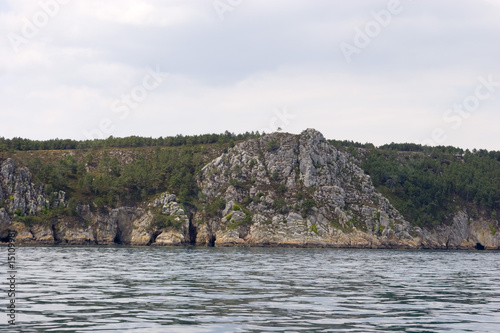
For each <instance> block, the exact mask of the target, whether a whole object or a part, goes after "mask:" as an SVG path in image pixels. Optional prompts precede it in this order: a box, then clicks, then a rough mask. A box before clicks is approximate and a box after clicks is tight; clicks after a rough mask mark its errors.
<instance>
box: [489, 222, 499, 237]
mask: <svg viewBox="0 0 500 333" xmlns="http://www.w3.org/2000/svg"><path fill="white" fill-rule="evenodd" d="M490 230H491V234H492V235H493V236H495V234H496V233H497V228H495V226H494V225H493V224H490Z"/></svg>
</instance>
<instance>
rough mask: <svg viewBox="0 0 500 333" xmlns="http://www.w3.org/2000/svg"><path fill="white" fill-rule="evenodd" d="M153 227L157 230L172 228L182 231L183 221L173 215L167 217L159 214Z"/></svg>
mask: <svg viewBox="0 0 500 333" xmlns="http://www.w3.org/2000/svg"><path fill="white" fill-rule="evenodd" d="M153 226H154V227H156V228H157V229H165V228H172V229H175V230H181V227H182V220H180V219H178V218H176V217H175V216H172V215H170V216H167V215H163V214H157V215H155V217H154V220H153Z"/></svg>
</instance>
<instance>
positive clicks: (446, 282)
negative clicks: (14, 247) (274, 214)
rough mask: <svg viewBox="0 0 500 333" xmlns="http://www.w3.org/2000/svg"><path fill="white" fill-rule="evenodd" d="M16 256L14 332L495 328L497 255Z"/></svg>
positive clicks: (31, 251)
mask: <svg viewBox="0 0 500 333" xmlns="http://www.w3.org/2000/svg"><path fill="white" fill-rule="evenodd" d="M4 249H5V248H4ZM2 251H3V250H2ZM17 256H18V258H17V260H19V262H18V274H19V279H18V286H17V289H19V291H20V292H19V293H18V294H17V302H18V303H19V307H20V308H21V311H22V312H21V313H19V314H18V323H17V324H16V329H18V330H23V331H26V330H33V331H38V332H49V331H54V332H55V331H57V332H60V331H65V330H66V331H78V332H83V331H101V332H102V331H134V332H148V333H152V332H262V331H274V332H276V331H286V332H387V331H395V332H401V331H406V332H445V331H447V332H499V331H500V329H499V327H500V274H499V273H500V264H499V258H500V257H499V256H500V253H498V252H430V251H427V252H426V251H389V250H387V251H385V250H335V249H279V248H222V249H219V248H153V247H143V248H136V247H21V248H18V251H17ZM4 320H5V319H4ZM5 322H6V321H2V325H3V324H4V323H5ZM4 327H5V326H4Z"/></svg>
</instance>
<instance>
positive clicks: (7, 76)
mask: <svg viewBox="0 0 500 333" xmlns="http://www.w3.org/2000/svg"><path fill="white" fill-rule="evenodd" d="M44 4H45V5H44ZM0 35H1V38H0V101H1V106H0V116H1V117H0V136H3V137H6V138H12V137H25V138H32V139H50V138H72V139H86V138H98V137H108V136H110V135H113V136H115V137H122V136H130V135H139V136H152V137H159V136H172V135H176V134H185V135H187V134H204V133H220V132H224V131H225V130H229V131H231V132H235V133H241V132H245V131H257V130H258V131H263V130H264V131H266V132H271V131H275V130H276V129H277V128H278V127H281V128H282V129H283V131H285V132H291V133H300V132H301V131H302V130H304V129H306V128H310V127H312V128H316V129H317V130H319V131H321V132H322V133H323V134H324V135H325V137H327V138H329V139H339V140H345V139H347V140H355V141H361V142H372V143H374V144H376V145H381V144H385V143H390V142H416V143H422V142H424V143H427V144H431V145H453V146H459V147H463V148H486V149H490V150H500V140H499V139H500V130H499V126H500V112H499V111H500V0H461V1H457V0H453V1H452V0H441V1H430V0H429V1H427V0H423V1H411V0H400V1H397V0H391V1H378V0H373V1H345V0H344V1H340V0H339V1H335V0H316V1H312V0H300V1H299V0H217V1H212V0H190V1H185V0H179V1H176V0H151V1H146V0H142V1H140V0H127V1H124V0H106V1H98V0H85V1H83V0H41V1H38V0H36V1H28V0H0Z"/></svg>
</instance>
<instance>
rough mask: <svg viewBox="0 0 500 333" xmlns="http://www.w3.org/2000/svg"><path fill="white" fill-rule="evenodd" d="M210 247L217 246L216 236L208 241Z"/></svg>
mask: <svg viewBox="0 0 500 333" xmlns="http://www.w3.org/2000/svg"><path fill="white" fill-rule="evenodd" d="M208 246H211V247H213V246H215V235H212V236H211V237H210V239H209V240H208Z"/></svg>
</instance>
